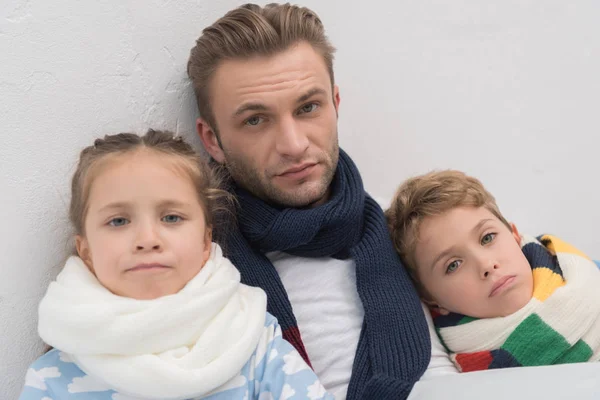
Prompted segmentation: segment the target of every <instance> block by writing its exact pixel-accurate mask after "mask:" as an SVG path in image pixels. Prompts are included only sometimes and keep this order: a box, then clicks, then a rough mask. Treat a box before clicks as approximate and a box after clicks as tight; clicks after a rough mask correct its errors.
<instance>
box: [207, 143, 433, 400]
mask: <svg viewBox="0 0 600 400" xmlns="http://www.w3.org/2000/svg"><path fill="white" fill-rule="evenodd" d="M232 191H233V192H234V193H235V195H236V198H237V200H238V203H239V209H238V214H237V229H230V230H228V231H227V232H225V245H224V248H225V249H226V250H227V252H228V254H227V256H228V257H229V258H230V259H231V260H232V261H233V264H234V265H235V266H236V267H237V268H238V269H239V270H240V272H241V275H242V282H243V283H245V284H247V285H250V286H258V287H261V288H262V289H264V291H265V292H266V293H267V310H268V311H269V312H270V313H271V314H273V315H275V316H276V317H277V319H278V321H279V323H280V324H281V327H282V329H283V337H284V338H285V339H286V340H288V341H289V342H290V343H291V344H292V345H293V346H294V347H295V348H296V349H297V350H298V352H299V353H300V354H301V355H302V356H303V357H304V359H305V360H306V361H307V362H309V360H308V355H307V353H306V350H305V348H304V344H303V343H302V338H301V337H300V331H299V330H298V324H297V322H296V318H295V316H294V312H293V310H292V305H291V303H290V300H289V298H288V295H287V293H286V290H285V287H284V286H283V284H282V282H281V279H280V278H279V275H278V273H277V271H276V270H275V267H274V266H273V264H271V262H270V261H269V259H268V258H267V257H266V256H265V253H268V252H271V251H283V252H286V253H288V254H292V255H296V256H300V257H334V258H337V259H348V258H350V259H352V260H354V262H355V263H356V286H357V290H358V294H359V296H360V299H361V301H362V303H363V307H364V311H365V317H364V323H363V328H362V331H361V334H360V339H359V342H358V347H357V350H356V355H355V359H354V365H353V368H352V377H351V379H350V384H349V386H348V395H347V396H348V399H350V400H353V399H377V400H379V399H405V398H407V397H408V394H409V393H410V391H411V389H412V387H413V385H414V383H415V382H416V381H417V380H418V379H419V378H420V377H421V375H422V374H423V372H424V371H425V369H426V368H427V365H428V363H429V359H430V357H431V344H430V338H429V333H428V329H427V323H426V320H425V318H424V315H423V312H422V309H421V305H420V301H419V297H418V295H417V293H416V291H415V289H414V287H413V285H412V283H411V281H410V278H409V276H408V273H407V272H406V270H405V269H404V267H403V266H402V263H401V261H400V258H399V257H398V255H397V254H396V252H395V251H394V247H393V245H392V241H391V239H390V236H389V232H388V230H387V224H386V221H385V217H384V215H383V211H382V210H381V207H380V206H379V205H378V204H377V202H376V201H375V200H373V199H372V198H371V197H370V196H369V195H367V194H366V193H365V190H364V188H363V184H362V179H361V177H360V174H359V172H358V169H357V168H356V165H354V163H353V162H352V160H351V159H350V157H349V156H348V155H347V154H346V153H345V152H344V151H342V150H341V149H340V158H339V162H338V165H337V170H336V173H335V176H334V178H333V182H332V183H331V198H330V199H329V201H327V202H326V203H325V204H323V205H321V206H318V207H315V208H305V209H297V208H280V207H276V206H274V205H271V204H268V203H266V202H264V201H262V200H261V199H259V198H257V197H255V196H253V195H252V194H251V193H249V192H248V191H246V190H244V189H242V188H240V187H237V186H234V187H233V188H232ZM217 233H218V232H217Z"/></svg>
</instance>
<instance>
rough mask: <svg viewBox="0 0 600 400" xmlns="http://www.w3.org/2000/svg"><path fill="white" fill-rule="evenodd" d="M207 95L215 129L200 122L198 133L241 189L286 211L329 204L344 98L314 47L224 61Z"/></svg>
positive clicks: (337, 154)
mask: <svg viewBox="0 0 600 400" xmlns="http://www.w3.org/2000/svg"><path fill="white" fill-rule="evenodd" d="M210 90H211V98H212V103H211V105H212V110H213V115H214V119H215V124H216V126H213V127H211V126H209V125H208V124H207V123H206V121H204V120H202V119H200V120H198V132H199V134H200V137H201V139H202V141H203V143H204V146H205V148H206V149H207V151H208V152H209V153H210V154H211V156H212V157H213V158H214V159H215V160H216V161H217V162H220V163H224V164H225V165H226V166H227V169H228V170H229V173H230V174H231V176H232V178H233V179H234V180H235V181H236V182H237V183H238V184H239V185H240V186H242V187H244V188H246V189H247V190H249V191H250V192H252V193H253V194H254V195H255V196H257V197H259V198H262V199H263V200H266V201H269V202H272V203H276V204H280V205H284V206H288V207H304V206H314V205H318V204H321V203H323V202H324V201H326V200H327V197H328V194H329V186H330V183H331V180H332V179H333V175H334V173H335V169H336V166H337V161H338V156H339V148H338V138H337V110H338V105H339V92H338V88H337V87H335V88H332V86H331V79H330V77H329V73H328V71H327V67H326V66H325V62H324V60H323V58H322V57H321V55H320V54H319V53H317V52H316V51H315V50H314V49H313V48H312V46H310V45H309V44H308V43H299V44H298V45H295V46H292V47H290V48H289V49H287V50H285V51H283V52H281V53H278V54H275V55H273V56H269V57H255V58H250V59H239V60H227V61H224V62H223V63H221V64H220V65H219V67H218V68H217V70H216V71H215V74H214V76H213V79H212V81H211V89H210ZM215 128H216V129H217V130H218V135H219V139H220V146H219V143H218V141H217V137H216V135H215V131H214V129H215Z"/></svg>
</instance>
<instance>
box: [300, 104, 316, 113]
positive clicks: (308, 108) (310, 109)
mask: <svg viewBox="0 0 600 400" xmlns="http://www.w3.org/2000/svg"><path fill="white" fill-rule="evenodd" d="M316 109H317V105H316V104H315V103H310V104H306V105H305V106H302V108H301V109H300V111H301V112H302V113H304V114H306V113H311V112H313V111H315V110H316Z"/></svg>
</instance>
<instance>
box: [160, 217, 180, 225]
mask: <svg viewBox="0 0 600 400" xmlns="http://www.w3.org/2000/svg"><path fill="white" fill-rule="evenodd" d="M162 220H163V221H164V222H167V223H169V224H174V223H176V222H179V221H181V217H180V216H179V215H166V216H164V217H163V218H162Z"/></svg>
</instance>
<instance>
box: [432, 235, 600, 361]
mask: <svg viewBox="0 0 600 400" xmlns="http://www.w3.org/2000/svg"><path fill="white" fill-rule="evenodd" d="M521 247H522V250H523V253H524V254H525V256H526V257H527V260H528V261H529V263H530V265H531V269H532V273H533V296H532V298H531V300H530V301H529V303H527V304H526V305H525V306H524V307H523V308H522V309H520V310H519V311H517V312H515V313H513V314H511V315H508V316H506V317H498V318H486V319H475V318H471V317H467V316H464V315H460V314H455V313H451V314H449V315H438V314H435V315H433V321H434V325H435V327H436V331H437V333H438V335H439V337H440V339H441V340H442V342H443V344H444V346H445V347H446V349H447V350H448V352H449V353H450V355H451V358H452V360H453V361H454V363H455V365H456V366H457V367H458V369H459V370H460V371H461V372H471V371H478V370H485V369H494V368H509V367H520V366H538V365H552V364H564V363H574V362H587V361H598V360H599V359H600V290H599V288H600V270H599V269H598V267H597V266H596V264H595V263H594V262H593V261H591V260H590V259H589V258H588V257H586V256H585V255H584V254H583V253H581V252H580V251H579V250H577V249H576V248H574V247H573V246H571V245H569V244H567V243H565V242H563V241H562V240H560V239H558V238H556V237H554V236H550V235H544V236H540V237H539V238H538V239H535V238H533V237H527V236H523V237H522V240H521Z"/></svg>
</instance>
